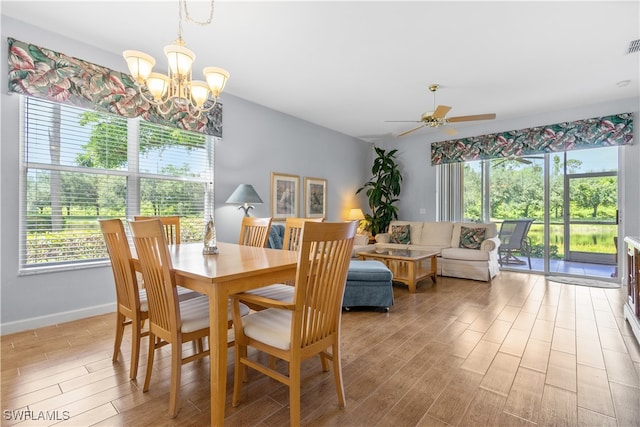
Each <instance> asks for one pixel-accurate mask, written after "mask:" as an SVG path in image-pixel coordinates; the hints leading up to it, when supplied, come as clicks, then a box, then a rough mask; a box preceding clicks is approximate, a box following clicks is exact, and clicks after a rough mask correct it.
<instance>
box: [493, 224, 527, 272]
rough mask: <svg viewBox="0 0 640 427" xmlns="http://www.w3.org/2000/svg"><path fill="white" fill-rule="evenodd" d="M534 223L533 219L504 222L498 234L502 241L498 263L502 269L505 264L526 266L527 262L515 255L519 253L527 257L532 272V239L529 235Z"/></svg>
mask: <svg viewBox="0 0 640 427" xmlns="http://www.w3.org/2000/svg"><path fill="white" fill-rule="evenodd" d="M532 223H533V220H532V219H513V220H504V221H503V222H502V225H501V226H500V232H499V233H498V238H499V239H500V248H499V249H498V252H499V257H498V261H499V263H500V267H502V266H503V264H507V265H509V264H517V265H522V264H526V262H525V261H523V260H521V259H520V258H518V257H516V256H515V255H514V254H513V253H514V252H517V253H519V254H520V255H522V256H526V257H527V261H528V263H529V270H531V239H530V238H529V237H528V236H527V234H528V233H529V228H530V227H531V224H532Z"/></svg>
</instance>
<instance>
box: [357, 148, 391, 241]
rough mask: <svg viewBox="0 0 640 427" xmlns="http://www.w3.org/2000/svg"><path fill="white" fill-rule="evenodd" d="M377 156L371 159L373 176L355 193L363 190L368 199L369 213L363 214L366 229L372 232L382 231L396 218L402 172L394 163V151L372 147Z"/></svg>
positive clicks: (374, 233) (373, 233)
mask: <svg viewBox="0 0 640 427" xmlns="http://www.w3.org/2000/svg"><path fill="white" fill-rule="evenodd" d="M374 149H375V151H376V154H377V157H376V158H375V159H374V160H373V166H372V167H371V173H372V174H373V176H372V177H371V178H370V179H369V181H367V182H365V183H364V185H363V186H362V187H360V188H359V189H358V190H357V191H356V194H358V193H360V192H361V191H365V192H366V193H365V194H366V195H367V198H368V200H369V208H370V209H371V214H365V221H366V223H367V230H368V231H369V232H370V233H371V234H372V235H374V236H375V235H376V234H378V233H384V232H386V231H387V228H388V227H389V223H390V222H391V221H392V220H394V219H398V207H397V206H395V204H396V203H397V202H398V200H399V199H398V196H399V195H400V184H401V183H402V174H401V173H400V169H399V168H398V164H397V163H396V157H395V156H396V152H397V151H398V150H390V151H389V152H387V151H385V150H383V149H382V148H378V147H374Z"/></svg>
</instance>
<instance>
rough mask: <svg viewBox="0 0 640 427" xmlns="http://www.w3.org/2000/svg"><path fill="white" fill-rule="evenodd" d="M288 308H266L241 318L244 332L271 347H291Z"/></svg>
mask: <svg viewBox="0 0 640 427" xmlns="http://www.w3.org/2000/svg"><path fill="white" fill-rule="evenodd" d="M291 318H292V312H291V311H290V310H280V309H277V308H268V309H266V310H262V311H258V312H256V313H251V314H250V315H248V316H245V317H243V318H242V326H243V330H244V334H245V335H246V336H248V337H249V338H253V339H255V340H259V341H261V342H263V343H265V344H268V345H270V346H272V347H276V348H279V349H282V350H289V348H290V347H291Z"/></svg>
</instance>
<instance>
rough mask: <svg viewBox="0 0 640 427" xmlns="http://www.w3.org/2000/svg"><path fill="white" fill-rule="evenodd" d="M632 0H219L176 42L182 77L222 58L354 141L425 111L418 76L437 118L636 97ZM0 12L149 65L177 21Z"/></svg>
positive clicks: (114, 13)
mask: <svg viewBox="0 0 640 427" xmlns="http://www.w3.org/2000/svg"><path fill="white" fill-rule="evenodd" d="M187 5H188V8H189V12H190V14H191V16H192V18H194V19H196V20H205V19H206V18H207V17H208V7H209V2H208V1H195V0H191V1H189V2H188V3H187ZM639 6H640V3H639V2H638V1H637V0H636V1H621V2H615V1H600V2H597V1H568V2H556V1H530V2H524V1H510V2H506V1H501V2H487V1H468V2H460V1H409V2H397V1H386V2H382V1H351V2H344V1H316V2H309V1H285V2H272V1H257V2H248V1H238V0H226V1H224V0H222V1H216V3H215V13H214V18H213V23H212V24H211V25H208V26H198V25H196V24H193V23H185V24H184V39H185V41H186V43H187V45H188V46H189V47H190V48H191V49H192V50H194V51H195V52H196V55H197V58H196V63H195V67H194V78H198V79H200V78H201V77H200V76H201V74H200V73H201V69H202V68H203V67H205V66H208V65H215V66H220V67H223V68H226V69H227V70H228V71H229V72H230V73H231V78H230V80H229V82H228V84H227V88H226V92H228V93H230V94H233V95H235V96H238V97H240V98H244V99H246V100H249V101H252V102H255V103H257V104H261V105H264V106H266V107H269V108H272V109H274V110H278V111H281V112H284V113H287V114H290V115H292V116H295V117H299V118H301V119H304V120H307V121H309V122H312V123H316V124H318V125H321V126H324V127H327V128H331V129H334V130H336V131H339V132H342V133H344V134H347V135H351V136H354V137H363V136H365V135H384V134H389V133H393V134H396V133H398V132H400V131H402V130H406V129H408V128H410V127H412V126H414V125H413V124H411V123H385V120H418V119H419V117H420V115H421V114H422V113H423V112H426V111H430V110H433V103H434V99H433V96H432V94H431V93H430V92H429V91H428V89H427V87H428V86H429V85H430V84H432V83H438V84H440V85H441V89H440V90H439V91H438V92H437V95H436V101H437V104H444V105H450V106H452V107H453V109H452V110H451V111H450V112H449V114H448V115H449V116H450V117H453V116H460V115H468V114H480V113H496V114H497V120H505V119H514V118H520V117H526V116H530V115H537V114H541V113H545V112H551V111H555V110H563V109H569V108H574V107H579V106H583V105H590V104H596V103H600V102H606V101H613V100H617V99H624V98H631V97H638V96H639V94H640V89H639V82H638V80H639V78H640V66H639V65H640V53H634V54H627V49H628V46H629V42H630V41H631V40H635V39H640V7H639ZM1 11H2V14H4V15H8V16H11V17H13V18H16V19H19V20H22V21H25V22H28V23H31V24H33V25H36V26H38V27H43V28H47V29H50V30H52V31H55V32H58V33H60V34H62V35H65V36H68V37H72V38H75V39H78V40H80V41H83V42H85V43H89V44H92V45H95V46H97V47H99V48H100V49H103V50H107V51H111V52H115V53H117V54H118V55H119V54H120V53H121V52H122V51H123V50H125V49H136V50H142V51H144V52H147V53H149V54H151V55H153V56H154V57H155V58H156V59H157V60H158V65H157V66H156V69H157V70H158V71H162V72H166V62H165V60H164V59H163V57H162V48H163V47H164V45H166V44H168V43H169V42H171V41H172V40H173V39H175V37H176V34H177V27H178V18H177V17H178V2H177V0H172V1H159V2H158V1H153V2H152V1H110V2H99V1H82V2H80V1H67V2H65V1H39V2H36V1H29V0H26V1H25V0H22V1H4V0H3V1H2V3H1ZM24 41H26V42H29V41H30V40H24ZM45 47H52V48H54V49H55V47H53V46H45ZM84 59H88V60H90V59H89V58H84ZM120 71H126V65H125V64H124V60H123V61H122V68H121V70H120ZM625 80H629V81H630V83H629V84H628V85H627V86H623V87H620V86H619V85H618V82H621V81H625ZM248 120H249V118H248ZM463 126H465V124H462V123H460V124H456V125H455V127H456V128H460V127H463ZM466 126H468V124H467V125H466ZM419 132H425V133H426V132H434V130H432V129H423V130H420V131H419Z"/></svg>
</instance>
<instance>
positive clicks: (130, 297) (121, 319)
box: [99, 219, 149, 380]
mask: <svg viewBox="0 0 640 427" xmlns="http://www.w3.org/2000/svg"><path fill="white" fill-rule="evenodd" d="M99 222H100V230H101V231H102V235H103V236H104V242H105V244H106V246H107V252H108V253H109V259H110V261H111V270H112V271H113V279H114V282H115V285H116V306H117V312H116V337H115V342H114V345H113V357H112V361H113V362H114V363H115V362H117V360H118V355H119V353H120V346H121V344H122V337H123V335H124V328H125V326H127V325H131V367H130V368H129V378H130V379H132V380H133V379H135V378H136V376H137V375H138V361H139V359H140V340H141V338H142V337H143V336H147V335H149V332H148V331H145V332H142V328H143V326H144V322H145V321H146V320H147V318H148V317H149V311H148V305H147V297H146V294H145V292H144V291H141V290H140V289H139V286H138V280H137V277H136V274H135V271H134V269H133V265H132V259H131V248H130V247H129V242H128V241H127V235H126V233H125V231H124V226H123V225H122V221H121V220H119V219H104V220H99Z"/></svg>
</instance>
